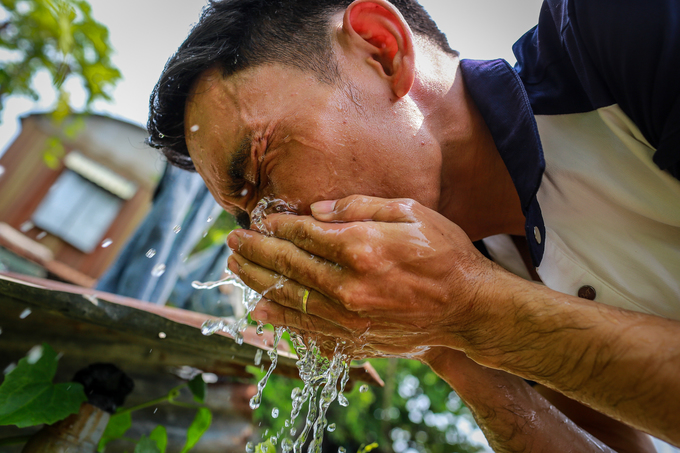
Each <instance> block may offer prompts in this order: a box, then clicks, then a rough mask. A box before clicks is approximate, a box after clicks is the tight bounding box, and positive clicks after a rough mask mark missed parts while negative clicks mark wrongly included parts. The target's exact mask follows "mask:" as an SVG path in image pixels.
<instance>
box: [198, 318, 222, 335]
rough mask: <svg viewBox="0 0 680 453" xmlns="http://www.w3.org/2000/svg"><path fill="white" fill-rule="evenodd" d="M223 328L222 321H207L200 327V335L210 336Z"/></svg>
mask: <svg viewBox="0 0 680 453" xmlns="http://www.w3.org/2000/svg"><path fill="white" fill-rule="evenodd" d="M223 327H224V321H222V320H221V319H208V320H206V321H205V322H204V323H203V325H202V326H201V333H202V334H203V335H212V334H214V333H215V332H217V331H218V330H221V329H222V328H223Z"/></svg>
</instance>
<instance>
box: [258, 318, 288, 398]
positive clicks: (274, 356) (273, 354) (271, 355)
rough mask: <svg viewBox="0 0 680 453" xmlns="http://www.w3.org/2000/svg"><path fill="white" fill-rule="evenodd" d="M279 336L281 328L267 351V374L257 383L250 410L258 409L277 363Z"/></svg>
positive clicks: (277, 330) (277, 329)
mask: <svg viewBox="0 0 680 453" xmlns="http://www.w3.org/2000/svg"><path fill="white" fill-rule="evenodd" d="M281 335H283V327H277V328H276V331H275V333H274V345H273V346H272V349H271V350H270V351H267V355H269V359H270V360H271V363H270V364H269V369H268V370H267V373H266V374H265V375H264V377H263V378H262V379H260V382H258V383H257V393H256V394H255V396H253V397H252V398H250V408H251V409H253V410H254V409H257V408H258V407H260V404H261V403H262V392H263V391H264V388H265V386H266V385H267V381H268V380H269V376H271V375H272V373H273V372H274V369H275V368H276V364H277V363H278V361H279V350H278V349H277V347H278V345H279V341H280V340H281Z"/></svg>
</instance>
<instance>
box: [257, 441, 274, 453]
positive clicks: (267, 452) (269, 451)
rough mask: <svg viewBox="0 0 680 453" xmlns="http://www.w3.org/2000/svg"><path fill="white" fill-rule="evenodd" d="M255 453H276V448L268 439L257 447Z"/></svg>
mask: <svg viewBox="0 0 680 453" xmlns="http://www.w3.org/2000/svg"><path fill="white" fill-rule="evenodd" d="M255 453H276V447H275V446H274V444H272V441H271V440H269V439H267V440H265V441H264V442H261V443H259V444H257V445H256V446H255Z"/></svg>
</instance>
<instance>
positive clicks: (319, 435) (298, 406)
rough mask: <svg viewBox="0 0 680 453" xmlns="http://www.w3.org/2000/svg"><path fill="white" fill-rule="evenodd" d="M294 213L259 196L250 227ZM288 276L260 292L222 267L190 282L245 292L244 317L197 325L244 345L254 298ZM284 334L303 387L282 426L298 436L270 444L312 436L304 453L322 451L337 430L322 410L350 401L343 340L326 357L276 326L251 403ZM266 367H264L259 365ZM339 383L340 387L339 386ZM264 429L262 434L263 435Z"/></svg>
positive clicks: (296, 448) (293, 445) (293, 443)
mask: <svg viewBox="0 0 680 453" xmlns="http://www.w3.org/2000/svg"><path fill="white" fill-rule="evenodd" d="M272 212H274V213H293V212H295V208H294V207H292V206H291V205H290V204H288V203H286V202H285V201H283V200H279V199H270V198H264V199H262V200H260V202H259V203H258V204H257V206H256V207H255V209H254V210H253V212H252V214H251V226H252V228H253V229H255V230H257V231H259V232H260V233H262V234H265V235H269V236H271V235H272V232H271V231H270V230H269V229H268V228H267V227H266V225H265V224H264V219H266V217H267V214H268V213H272ZM286 281H287V279H286V278H285V277H280V278H279V279H278V280H277V281H276V282H275V284H274V285H272V286H271V287H269V288H267V289H265V290H264V291H262V294H259V293H257V292H256V291H254V290H252V289H251V288H249V287H248V286H246V284H245V283H244V282H243V281H242V280H241V279H240V278H239V277H238V276H237V275H235V274H234V273H232V272H231V271H229V270H228V269H227V270H226V276H225V277H224V278H223V279H221V280H217V281H209V282H198V281H195V282H193V283H192V286H193V287H194V288H195V289H212V288H216V287H219V286H222V285H232V286H235V287H237V288H240V289H242V290H243V300H242V304H243V306H244V308H245V313H244V315H243V316H242V317H241V318H240V319H238V320H236V321H235V322H231V323H230V322H227V321H226V320H224V319H209V320H207V321H206V322H205V323H203V326H202V327H201V332H202V333H203V334H204V335H211V334H214V333H216V332H219V331H222V332H226V333H228V334H229V335H231V336H232V337H234V340H235V341H236V343H238V344H242V343H243V335H242V332H243V331H245V329H246V327H247V326H248V315H249V314H250V313H251V312H252V311H253V310H254V309H255V306H256V305H257V302H259V301H260V299H261V298H262V297H263V296H265V295H266V294H267V293H268V292H270V291H274V290H279V289H281V288H283V286H284V285H285V283H286ZM256 331H257V333H258V334H261V333H262V331H263V327H262V325H261V324H258V326H257V329H256ZM284 331H285V332H288V334H289V336H290V338H291V340H292V343H293V346H294V348H295V351H296V353H297V355H298V360H297V362H296V365H297V368H298V371H299V374H300V378H301V380H302V383H303V386H302V388H299V387H296V388H295V389H293V392H292V393H291V399H292V410H291V413H290V417H289V418H288V419H287V420H285V427H286V428H290V429H289V430H288V434H290V437H295V436H296V435H297V438H295V440H293V439H291V438H289V437H287V436H283V432H279V433H275V434H273V435H272V436H270V437H269V440H270V441H271V442H272V444H273V445H276V443H277V442H278V441H279V439H280V438H281V436H283V437H282V438H281V449H282V451H283V452H284V453H289V452H293V453H300V452H301V451H302V448H303V446H304V445H305V443H306V442H307V440H308V438H309V437H310V434H311V437H312V439H311V442H310V445H309V448H308V450H307V452H308V453H320V452H321V445H322V442H323V437H324V433H325V432H327V431H328V432H333V431H334V430H335V429H336V425H335V424H330V425H329V424H328V420H327V419H326V412H327V411H328V408H329V407H330V405H331V404H332V403H333V401H335V400H336V399H337V400H338V403H339V404H340V405H341V406H347V405H348V404H349V402H348V401H347V398H346V397H345V396H344V394H343V392H344V390H345V385H346V384H347V381H348V380H349V365H350V362H351V357H349V356H348V355H346V354H345V353H344V352H343V349H344V344H342V343H337V344H336V349H335V351H334V354H333V356H332V357H331V358H327V357H325V356H324V355H323V354H322V353H321V349H320V348H319V347H318V346H317V344H316V341H315V340H314V339H305V338H303V337H302V336H301V335H299V334H298V333H296V332H293V331H290V330H287V329H284V328H283V327H277V328H276V329H275V333H274V344H273V345H272V349H271V350H270V351H268V352H267V354H268V355H269V358H270V360H271V363H270V365H269V368H268V369H267V372H266V373H265V375H264V377H263V378H262V379H261V380H260V382H258V384H257V393H256V394H255V396H253V397H252V398H251V400H250V407H251V408H252V409H257V408H258V407H259V406H260V404H261V402H262V392H263V390H264V388H265V386H266V385H267V382H268V380H269V377H270V376H271V374H272V373H273V371H274V369H275V368H276V365H277V362H278V349H277V346H278V343H279V342H280V340H281V337H282V335H283V333H284ZM261 357H262V351H261V350H259V351H258V353H257V354H256V357H255V364H256V365H258V364H259V362H260V360H261ZM263 367H264V366H263ZM338 383H339V384H340V385H339V389H338ZM305 406H306V407H307V414H306V416H305V421H304V427H302V429H301V430H300V432H299V434H298V430H297V428H296V427H295V422H296V420H297V419H298V417H299V416H300V413H301V412H302V410H303V409H304V408H305ZM278 415H279V414H278V409H276V408H275V409H274V410H272V417H273V418H276V417H277V416H278ZM266 436H267V433H266V432H265V437H266ZM253 451H254V447H253V445H252V443H249V444H248V445H247V446H246V452H248V453H252V452H253Z"/></svg>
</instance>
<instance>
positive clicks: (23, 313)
mask: <svg viewBox="0 0 680 453" xmlns="http://www.w3.org/2000/svg"><path fill="white" fill-rule="evenodd" d="M30 314H31V309H30V308H25V309H24V311H22V312H21V314H20V315H19V318H20V319H26V317H27V316H28V315H30Z"/></svg>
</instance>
